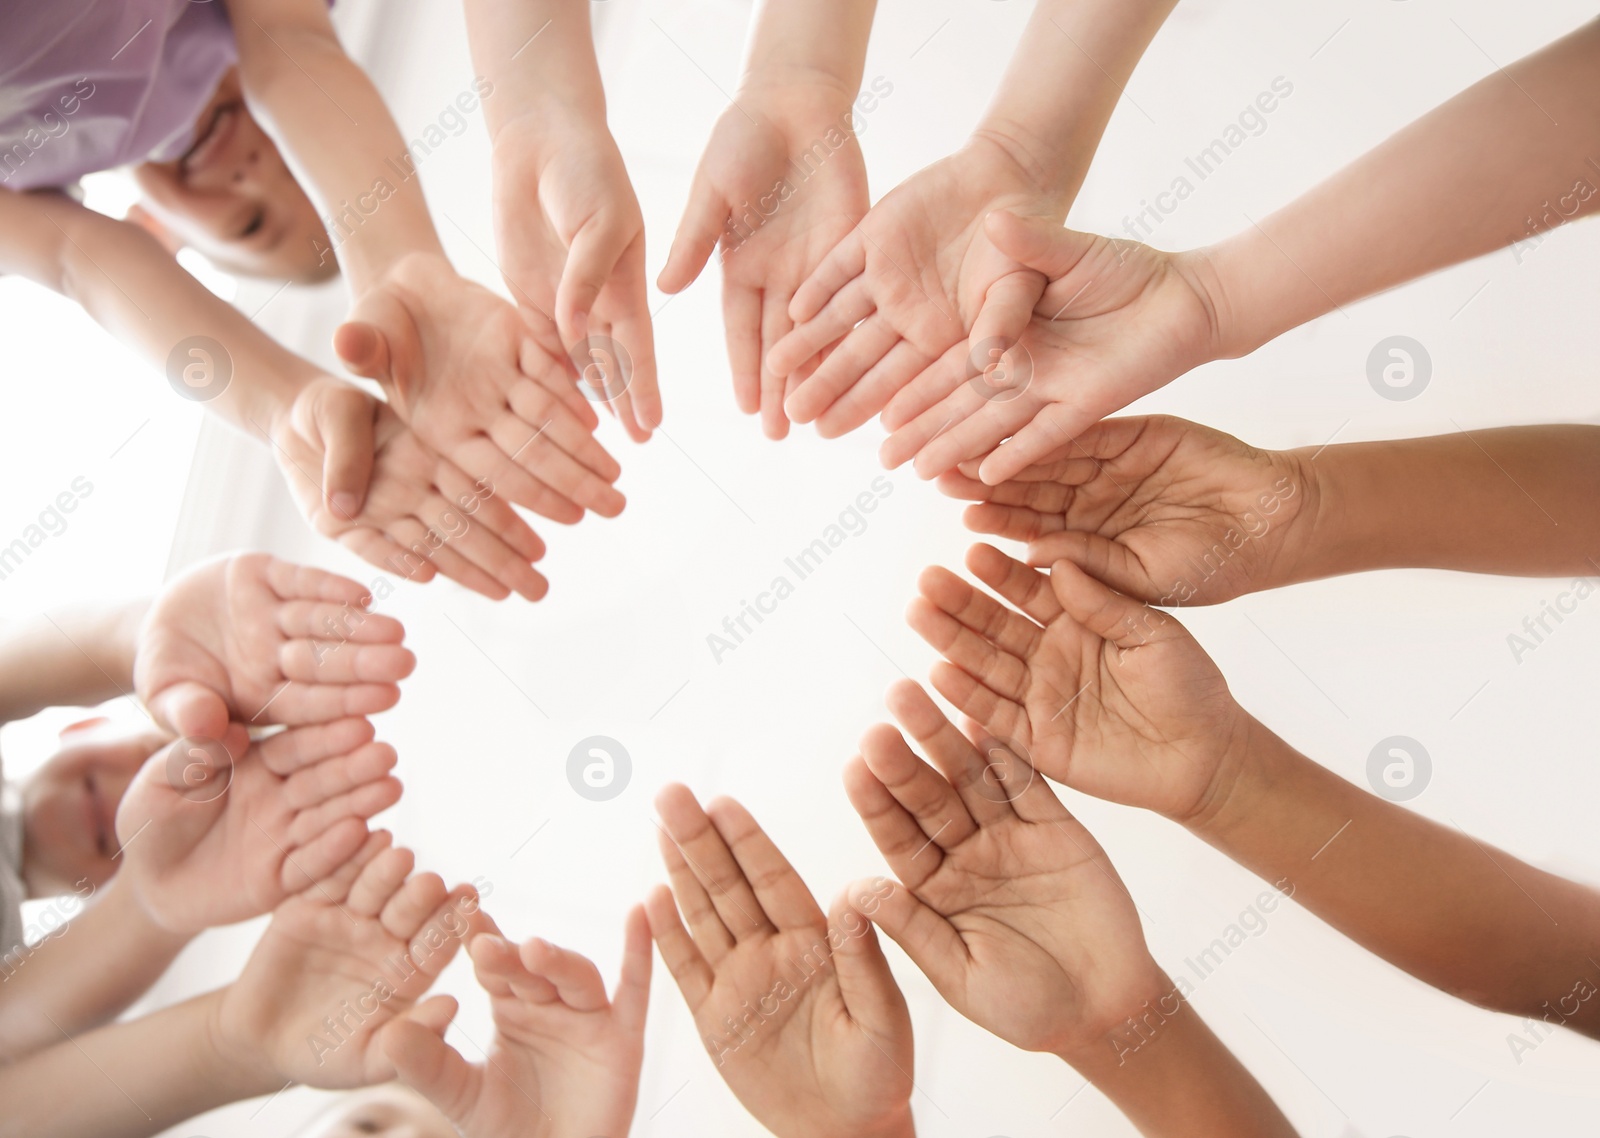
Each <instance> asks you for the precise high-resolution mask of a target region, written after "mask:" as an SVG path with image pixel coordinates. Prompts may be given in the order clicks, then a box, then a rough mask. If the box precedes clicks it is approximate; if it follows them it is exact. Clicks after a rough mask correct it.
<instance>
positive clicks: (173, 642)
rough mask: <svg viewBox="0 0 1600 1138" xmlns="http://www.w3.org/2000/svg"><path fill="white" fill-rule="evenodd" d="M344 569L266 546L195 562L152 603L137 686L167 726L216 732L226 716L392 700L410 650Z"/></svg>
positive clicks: (329, 712) (288, 717)
mask: <svg viewBox="0 0 1600 1138" xmlns="http://www.w3.org/2000/svg"><path fill="white" fill-rule="evenodd" d="M371 600H372V598H371V596H370V595H369V594H368V592H367V590H366V588H365V587H364V586H362V585H361V584H360V583H358V582H356V581H352V580H350V579H349V578H347V577H340V576H336V575H335V574H332V573H327V572H324V571H323V570H321V569H313V568H311V567H309V566H305V565H293V564H290V563H289V562H287V561H282V560H280V559H278V558H276V557H273V556H271V555H269V554H265V553H238V554H233V555H231V556H227V557H220V558H217V559H215V560H212V561H208V562H205V563H203V564H201V565H197V566H195V567H194V568H192V569H189V570H188V571H186V572H184V573H183V574H182V575H181V576H179V577H177V578H175V579H174V580H172V581H171V582H169V583H168V584H167V585H166V586H165V587H164V588H163V589H162V590H161V592H160V593H159V594H158V595H157V596H156V598H155V600H154V601H153V602H152V603H151V605H150V608H149V610H148V612H146V614H145V618H144V622H143V625H142V627H141V628H140V632H139V640H138V650H137V652H136V654H135V656H134V664H133V676H134V686H135V688H136V689H137V691H138V693H139V698H140V699H141V700H143V701H144V704H145V706H146V707H148V708H149V709H150V713H151V715H152V716H153V717H154V718H155V720H156V722H157V723H158V724H159V725H160V726H162V727H163V728H165V729H166V730H168V731H171V732H172V733H173V734H176V735H190V736H202V737H205V738H210V739H220V738H221V737H222V734H223V732H224V731H226V730H227V727H228V722H229V720H230V719H233V720H237V721H239V722H241V723H246V724H251V725H260V726H266V725H268V724H274V723H296V724H298V723H326V722H329V721H331V720H335V719H343V718H346V717H349V716H365V715H374V714H376V713H378V712H380V711H385V710H387V709H389V708H391V707H393V706H394V705H395V703H396V702H397V701H398V700H399V698H400V689H399V686H398V682H399V681H400V680H402V679H404V678H405V677H406V676H408V675H410V674H411V669H412V668H413V667H414V666H415V665H416V657H415V656H413V655H412V654H411V652H410V651H409V650H407V649H406V648H404V647H402V645H401V643H400V642H401V640H403V639H404V637H405V629H403V628H402V627H401V625H400V622H399V621H397V620H395V619H394V618H393V617H389V616H382V615H379V614H377V613H373V612H369V611H368V608H367V606H368V605H369V604H370V603H371Z"/></svg>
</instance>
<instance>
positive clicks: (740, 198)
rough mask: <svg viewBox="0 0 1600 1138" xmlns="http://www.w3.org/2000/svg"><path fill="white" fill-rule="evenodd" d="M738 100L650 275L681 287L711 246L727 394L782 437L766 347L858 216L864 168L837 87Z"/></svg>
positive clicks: (781, 391) (777, 385) (801, 87)
mask: <svg viewBox="0 0 1600 1138" xmlns="http://www.w3.org/2000/svg"><path fill="white" fill-rule="evenodd" d="M735 104H736V105H734V106H731V107H729V108H728V109H727V110H726V111H725V112H723V114H722V117H721V118H719V119H718V120H717V124H716V126H715V127H714V128H713V129H712V131H711V138H710V141H708V142H707V143H706V149H705V154H704V155H702V156H701V159H700V166H699V168H698V169H697V170H696V171H695V176H694V183H693V185H692V186H691V187H690V189H689V203H688V206H687V207H686V208H685V209H684V215H683V221H682V223H681V224H680V225H679V227H678V235H677V237H676V239H675V240H674V241H673V243H672V251H671V253H670V254H669V256H668V257H667V264H666V268H664V269H663V270H662V271H661V278H660V281H659V282H658V283H659V284H660V286H661V288H662V289H663V291H666V292H670V293H675V292H680V291H682V290H683V289H685V288H687V287H688V286H689V284H690V283H691V282H692V281H693V280H694V279H695V278H696V277H698V276H699V275H700V273H701V271H702V270H703V269H704V268H705V265H706V262H707V261H708V260H709V259H710V257H711V254H712V252H713V250H716V249H717V248H718V247H719V244H720V248H721V257H720V260H721V263H722V320H723V328H724V333H725V335H726V337H727V342H728V364H729V366H730V367H731V368H732V370H733V393H734V398H735V400H736V401H737V403H738V405H739V410H741V411H743V412H744V413H745V414H747V415H754V414H757V413H759V414H760V416H761V425H762V429H763V430H764V431H765V432H766V434H767V437H769V438H773V439H780V438H783V437H784V436H785V435H786V434H788V433H789V420H788V418H787V416H785V414H784V410H783V401H784V397H785V395H786V394H787V393H788V379H789V376H788V374H787V373H783V374H779V373H775V372H773V371H771V370H769V369H768V368H767V367H766V365H765V360H766V358H767V353H768V352H770V351H771V350H772V348H773V346H774V345H776V344H777V343H778V341H779V340H780V339H782V338H783V337H784V336H785V335H787V334H788V332H789V331H790V330H791V329H792V328H793V327H794V321H793V320H792V319H791V318H790V315H789V306H790V302H791V301H792V300H793V299H794V295H795V293H796V291H797V290H798V289H799V288H800V286H801V284H802V283H803V282H804V281H805V280H806V279H807V278H808V277H809V276H810V275H811V274H812V272H813V271H815V270H816V268H817V267H818V265H820V264H821V263H822V260H823V258H824V257H826V256H827V255H828V253H829V252H830V251H831V250H832V249H833V248H834V247H835V246H837V245H838V244H839V242H840V241H842V240H844V238H845V237H846V236H847V235H848V234H849V233H850V231H851V229H852V228H853V227H854V226H855V224H856V223H857V222H858V221H860V220H861V218H862V217H863V216H864V215H865V214H866V212H867V206H868V204H869V200H868V197H867V168H866V162H865V160H864V159H863V158H862V155H861V146H860V144H859V143H858V142H857V141H856V136H855V132H854V130H852V129H851V128H850V123H851V99H850V95H849V93H848V92H846V91H844V90H842V89H839V88H836V87H833V86H828V85H818V84H816V83H800V82H781V83H780V82H762V83H752V84H747V85H746V86H745V87H743V88H741V90H740V92H739V94H738V97H737V98H736V100H735Z"/></svg>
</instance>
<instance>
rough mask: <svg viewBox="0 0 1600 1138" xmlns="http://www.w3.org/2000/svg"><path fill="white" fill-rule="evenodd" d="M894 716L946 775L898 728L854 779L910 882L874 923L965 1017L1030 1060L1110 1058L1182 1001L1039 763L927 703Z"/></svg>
mask: <svg viewBox="0 0 1600 1138" xmlns="http://www.w3.org/2000/svg"><path fill="white" fill-rule="evenodd" d="M889 707H890V709H891V710H892V711H893V712H894V716H895V718H896V719H898V720H899V721H900V722H901V724H902V725H903V726H904V727H905V729H906V730H907V731H909V732H910V733H911V736H912V737H913V738H914V739H916V740H917V742H918V743H919V744H920V745H921V747H922V749H923V750H924V751H925V752H926V753H927V754H928V755H929V756H931V757H932V759H933V762H934V764H935V766H936V767H937V770H935V769H934V767H931V766H929V765H928V764H927V763H926V762H924V761H923V760H922V759H920V758H918V757H917V755H916V753H915V752H913V751H912V749H911V748H910V747H909V746H907V744H906V741H905V739H904V738H903V737H902V736H901V734H900V732H898V731H896V730H895V729H894V728H893V727H890V726H888V725H887V724H880V725H879V726H877V727H875V728H873V729H872V730H871V731H869V732H868V733H867V734H866V736H865V737H864V738H863V739H862V741H861V756H860V757H859V758H857V759H855V760H854V761H852V762H851V764H850V765H849V766H848V767H846V768H845V788H846V791H847V792H848V793H849V795H850V801H851V804H852V805H854V806H855V808H856V812H857V813H858V814H860V815H861V820H862V821H863V822H865V823H866V826H867V831H868V833H870V834H871V835H872V840H873V841H874V842H875V843H876V844H877V846H878V848H879V849H880V850H882V851H883V855H884V857H885V858H887V859H888V861H889V867H890V869H892V870H893V871H894V873H895V874H896V876H898V877H899V878H900V880H901V881H902V882H903V883H904V887H903V888H896V889H894V890H893V891H892V892H891V893H889V894H888V895H887V896H886V897H885V898H884V899H883V902H882V904H881V905H879V906H878V908H877V911H876V912H874V913H873V915H872V919H873V922H874V923H875V924H876V925H877V926H878V927H879V928H881V929H883V931H884V932H886V933H888V934H889V936H890V937H892V938H893V939H894V941H895V942H896V943H897V944H899V945H900V947H901V948H903V949H905V951H906V955H908V956H909V957H911V959H912V960H913V961H914V962H915V963H916V965H917V967H919V968H921V969H922V970H923V972H925V973H926V974H927V976H928V979H929V980H931V981H933V986H934V987H935V988H937V989H939V993H940V995H942V996H944V998H945V999H946V1000H948V1001H949V1002H950V1004H951V1006H952V1007H954V1008H955V1009H956V1010H957V1011H959V1012H960V1013H961V1014H962V1015H964V1016H966V1017H967V1018H968V1019H970V1020H972V1021H973V1022H974V1023H976V1024H978V1025H979V1026H980V1027H984V1028H987V1029H988V1030H989V1031H992V1032H994V1034H996V1035H998V1036H1000V1038H1002V1039H1004V1040H1006V1041H1007V1042H1009V1043H1012V1044H1015V1045H1016V1046H1018V1047H1021V1048H1023V1049H1025V1050H1028V1051H1050V1052H1054V1053H1056V1054H1058V1055H1062V1056H1063V1057H1066V1056H1069V1055H1076V1054H1079V1053H1087V1052H1090V1051H1091V1050H1092V1049H1094V1048H1097V1047H1099V1048H1105V1049H1106V1050H1105V1053H1106V1055H1107V1056H1108V1057H1109V1056H1110V1055H1111V1054H1112V1050H1111V1047H1110V1046H1109V1040H1110V1034H1111V1032H1112V1030H1113V1029H1114V1028H1116V1027H1118V1026H1120V1025H1122V1024H1123V1023H1124V1021H1126V1020H1127V1019H1128V1017H1130V1016H1132V1015H1134V1014H1136V1013H1137V1012H1138V1011H1139V1010H1140V1005H1141V1003H1142V1002H1143V1001H1146V1000H1154V999H1156V998H1159V997H1161V996H1163V995H1165V994H1166V993H1167V991H1168V990H1169V989H1170V984H1166V983H1164V982H1163V977H1162V975H1161V970H1160V969H1159V968H1158V967H1157V966H1156V963H1155V961H1154V960H1153V959H1152V958H1151V956H1150V951H1149V949H1148V948H1147V947H1146V946H1145V941H1144V933H1143V931H1142V930H1141V928H1140V926H1139V914H1138V911H1137V909H1136V908H1135V907H1134V903H1133V898H1132V897H1130V896H1129V895H1128V889H1127V886H1125V885H1123V883H1122V879H1121V878H1120V877H1118V876H1117V871H1116V870H1115V869H1114V868H1113V867H1112V865H1111V862H1110V861H1109V860H1108V859H1107V858H1106V854H1105V851H1104V850H1102V849H1101V848H1100V844H1099V843H1098V842H1096V841H1095V840H1094V837H1093V836H1092V835H1091V834H1090V833H1089V831H1088V830H1086V829H1084V828H1083V826H1082V825H1081V824H1080V823H1079V822H1078V820H1077V819H1076V818H1074V817H1073V816H1072V815H1071V814H1069V813H1068V812H1067V808H1066V807H1065V806H1063V805H1061V802H1060V800H1058V799H1057V798H1056V796H1055V795H1054V794H1053V793H1051V791H1050V787H1049V785H1048V784H1047V783H1046V782H1045V780H1044V779H1043V778H1040V777H1039V776H1038V775H1037V774H1036V773H1035V772H1034V770H1033V768H1032V767H1030V766H1029V765H1028V764H1027V762H1026V761H1025V760H1024V759H1023V758H1021V757H1020V756H1019V755H1017V754H1015V753H1014V752H1010V751H1007V750H1006V749H1005V748H1004V747H1003V746H1001V745H1000V744H997V743H992V742H990V743H985V744H984V747H985V749H986V750H987V754H985V753H984V751H980V750H979V748H978V747H975V746H974V745H973V743H972V742H971V741H969V740H968V739H966V738H965V737H963V736H962V734H961V732H959V731H957V730H956V729H955V727H954V726H952V725H951V723H950V721H949V720H947V719H946V718H945V717H944V714H943V712H941V711H940V710H939V709H938V707H937V706H935V705H934V702H933V700H931V699H929V698H928V695H927V693H926V692H924V691H923V690H922V689H921V688H920V687H918V686H917V685H916V684H914V683H910V682H904V683H899V684H896V685H895V686H894V688H892V689H891V690H890V692H889Z"/></svg>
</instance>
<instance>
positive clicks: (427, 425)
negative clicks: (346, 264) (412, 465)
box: [334, 253, 623, 522]
mask: <svg viewBox="0 0 1600 1138" xmlns="http://www.w3.org/2000/svg"><path fill="white" fill-rule="evenodd" d="M334 349H335V350H336V351H337V352H338V353H339V356H340V358H341V359H343V360H344V362H345V364H346V366H348V367H349V368H350V370H351V371H354V372H355V373H356V374H357V375H363V376H366V377H367V378H368V379H375V380H377V381H378V382H379V383H380V384H382V385H383V388H384V391H385V393H386V395H387V396H388V399H389V402H390V403H391V404H392V405H393V406H394V409H395V411H396V412H397V413H398V414H399V415H400V417H401V418H402V419H404V420H405V421H406V422H407V423H408V424H409V425H410V426H411V428H412V429H413V430H415V431H416V432H417V435H418V437H419V438H421V439H422V441H423V442H425V443H427V444H428V445H429V446H430V447H432V448H433V449H435V450H437V451H438V452H439V453H440V454H441V455H444V456H445V457H446V458H448V459H450V461H452V462H454V463H455V464H456V465H457V466H459V467H460V468H461V469H462V470H465V471H466V472H467V473H468V474H469V475H471V476H472V477H473V478H474V479H479V480H484V481H487V482H488V483H489V484H491V485H494V486H496V487H499V488H500V490H501V491H502V492H503V493H504V494H505V496H506V497H507V498H509V499H510V500H511V501H512V502H513V503H515V504H516V505H518V506H522V507H523V508H525V509H529V510H532V511H533V512H534V513H536V514H540V515H542V516H544V517H547V518H550V519H551V520H552V521H557V522H575V521H577V520H578V519H580V518H581V517H583V512H584V510H586V509H588V510H593V511H594V512H595V513H597V514H600V515H601V516H603V517H615V516H616V515H617V514H619V513H621V512H622V507H623V497H622V495H621V494H620V493H619V492H618V491H617V490H616V488H615V487H614V486H612V485H611V484H612V483H613V482H615V481H616V480H617V476H618V475H619V474H620V473H621V467H619V466H618V465H617V460H616V459H614V458H612V457H611V456H610V455H609V454H607V453H606V451H605V448H604V447H602V446H601V445H600V444H599V442H598V441H596V440H595V437H594V434H593V432H594V429H595V427H596V425H597V424H598V419H597V418H596V417H595V413H594V409H593V408H592V407H590V406H589V404H588V401H587V400H585V399H584V397H583V395H582V394H580V393H579V391H578V390H577V388H576V386H575V385H574V384H573V383H572V382H571V381H570V379H569V378H568V373H569V372H570V371H571V362H570V361H569V360H566V359H565V358H563V357H560V356H557V355H555V354H554V353H553V352H552V351H551V350H550V345H549V344H548V343H546V342H543V341H541V339H540V337H538V336H537V335H535V334H534V332H533V331H532V330H530V328H529V326H528V325H527V324H526V323H524V321H523V319H522V317H521V316H520V315H519V314H518V313H517V310H516V309H515V308H513V307H512V306H511V305H510V304H508V303H507V302H506V301H504V300H502V299H501V298H500V297H498V296H496V295H495V294H494V293H492V292H490V291H489V290H488V289H486V288H484V287H483V286H481V285H478V284H474V283H473V282H471V281H468V280H466V279H464V278H462V277H460V276H458V275H456V272H455V270H454V268H452V267H451V265H450V262H449V261H447V260H445V259H444V258H442V257H437V256H433V255H431V254H423V253H413V254H408V255H407V256H405V257H403V258H402V259H401V260H399V261H398V262H396V264H395V266H394V267H393V268H392V269H391V270H390V271H389V272H388V274H386V276H385V277H384V278H383V279H382V280H381V281H379V282H378V283H376V284H374V285H373V286H372V287H371V288H369V289H368V290H367V292H366V293H365V294H364V295H363V296H362V297H361V298H360V299H359V300H358V301H357V302H356V305H355V308H354V309H353V310H352V311H351V314H350V319H349V321H348V322H346V323H345V324H343V325H341V326H340V327H339V330H338V331H337V332H336V333H335V335H334Z"/></svg>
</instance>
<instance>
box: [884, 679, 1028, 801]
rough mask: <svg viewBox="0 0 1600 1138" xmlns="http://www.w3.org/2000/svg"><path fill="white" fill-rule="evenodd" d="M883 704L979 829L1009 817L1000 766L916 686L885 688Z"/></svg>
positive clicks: (908, 683) (1004, 767)
mask: <svg viewBox="0 0 1600 1138" xmlns="http://www.w3.org/2000/svg"><path fill="white" fill-rule="evenodd" d="M886 702H887V703H888V705H889V711H890V712H891V713H892V714H893V715H894V717H895V719H897V720H898V721H899V722H900V725H901V726H902V727H904V728H905V729H906V730H907V731H909V732H910V733H911V736H912V738H914V739H916V741H917V743H918V745H919V746H920V747H921V748H922V752H923V754H925V755H927V756H928V758H929V760H930V761H931V762H932V763H933V765H934V767H935V768H937V769H938V771H939V773H940V774H941V775H943V776H944V779H945V781H946V782H948V783H949V784H950V786H951V787H952V788H953V789H954V790H955V793H956V794H957V795H958V796H960V799H961V804H962V805H963V806H965V807H966V808H967V813H968V814H970V815H971V816H972V820H973V821H974V822H976V823H977V824H978V825H979V826H987V825H989V824H991V823H993V822H997V821H1000V820H1003V819H1005V818H1007V817H1009V816H1010V815H1011V814H1012V810H1011V805H1010V802H1009V795H1008V794H1006V792H1005V790H1004V786H1003V779H1004V778H1005V777H1006V776H1007V775H1008V774H1009V769H1008V767H1007V765H1006V764H1005V763H1004V762H1001V761H999V760H998V759H997V758H996V757H992V756H989V755H985V754H981V753H980V752H979V751H978V749H977V748H976V747H975V746H973V744H972V741H971V740H970V739H968V738H967V737H966V736H965V735H963V734H962V733H961V731H960V730H959V729H958V728H957V727H956V725H955V724H954V723H951V722H950V720H948V719H947V718H945V714H944V712H942V711H940V710H939V706H938V705H937V704H936V703H934V702H933V699H932V698H931V697H930V696H929V695H928V693H927V692H925V691H923V690H922V687H921V686H920V685H918V684H914V683H912V682H911V681H909V680H907V681H905V682H903V683H897V684H895V686H894V687H892V688H890V689H889V694H888V696H887V699H886Z"/></svg>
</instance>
